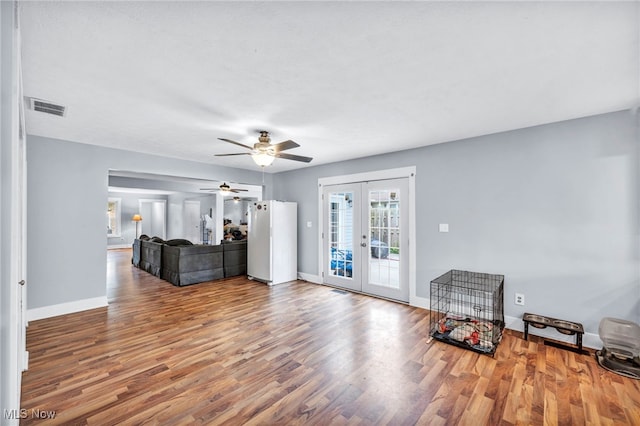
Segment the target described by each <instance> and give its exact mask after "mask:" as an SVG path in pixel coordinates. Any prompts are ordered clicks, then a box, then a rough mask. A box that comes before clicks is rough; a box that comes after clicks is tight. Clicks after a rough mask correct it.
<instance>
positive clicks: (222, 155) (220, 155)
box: [215, 152, 251, 157]
mask: <svg viewBox="0 0 640 426" xmlns="http://www.w3.org/2000/svg"><path fill="white" fill-rule="evenodd" d="M230 155H251V153H250V152H238V153H235V154H216V155H215V156H216V157H228V156H230Z"/></svg>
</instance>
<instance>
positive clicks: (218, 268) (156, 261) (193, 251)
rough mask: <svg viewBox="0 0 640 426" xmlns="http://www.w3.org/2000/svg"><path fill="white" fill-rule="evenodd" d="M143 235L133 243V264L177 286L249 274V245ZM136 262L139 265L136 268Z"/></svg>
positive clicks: (239, 242)
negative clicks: (201, 242)
mask: <svg viewBox="0 0 640 426" xmlns="http://www.w3.org/2000/svg"><path fill="white" fill-rule="evenodd" d="M148 238H149V237H147V236H141V238H140V239H136V240H134V242H133V255H132V259H131V261H132V263H133V265H134V266H137V267H139V268H140V269H143V270H145V271H147V272H149V273H151V274H153V275H155V276H157V277H160V278H162V279H164V280H166V281H169V282H170V283H172V284H174V285H177V286H185V285H190V284H196V283H201V282H204V281H212V280H217V279H221V278H227V277H234V276H238V275H245V274H246V273H247V242H246V240H243V241H229V242H225V243H224V244H221V245H216V246H209V245H200V244H197V245H194V244H192V243H191V242H190V241H187V240H181V239H176V240H169V241H163V240H162V239H160V238H158V237H153V238H151V239H148ZM136 260H137V263H138V264H137V265H136Z"/></svg>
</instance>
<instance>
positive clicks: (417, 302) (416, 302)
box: [409, 296, 429, 310]
mask: <svg viewBox="0 0 640 426" xmlns="http://www.w3.org/2000/svg"><path fill="white" fill-rule="evenodd" d="M409 305H410V306H413V307H416V308H422V309H427V310H428V309H429V299H426V298H424V297H420V296H413V297H409Z"/></svg>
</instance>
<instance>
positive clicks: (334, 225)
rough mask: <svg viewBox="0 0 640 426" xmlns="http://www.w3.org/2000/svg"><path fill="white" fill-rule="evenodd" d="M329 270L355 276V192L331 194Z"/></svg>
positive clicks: (345, 275)
mask: <svg viewBox="0 0 640 426" xmlns="http://www.w3.org/2000/svg"><path fill="white" fill-rule="evenodd" d="M328 231H329V255H328V256H327V259H329V270H330V271H331V274H332V275H338V276H341V277H345V278H348V279H352V276H353V192H332V193H330V194H329V229H328Z"/></svg>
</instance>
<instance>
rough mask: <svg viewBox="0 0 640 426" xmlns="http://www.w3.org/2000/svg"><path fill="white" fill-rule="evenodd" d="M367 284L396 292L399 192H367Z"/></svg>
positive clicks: (397, 284)
mask: <svg viewBox="0 0 640 426" xmlns="http://www.w3.org/2000/svg"><path fill="white" fill-rule="evenodd" d="M369 218H370V220H369V235H370V240H369V245H370V247H371V250H370V251H369V262H368V263H369V282H370V283H371V284H376V285H379V286H384V287H390V288H394V289H398V288H400V268H399V266H400V248H399V245H400V191H399V190H398V189H391V190H389V189H387V190H370V191H369Z"/></svg>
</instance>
